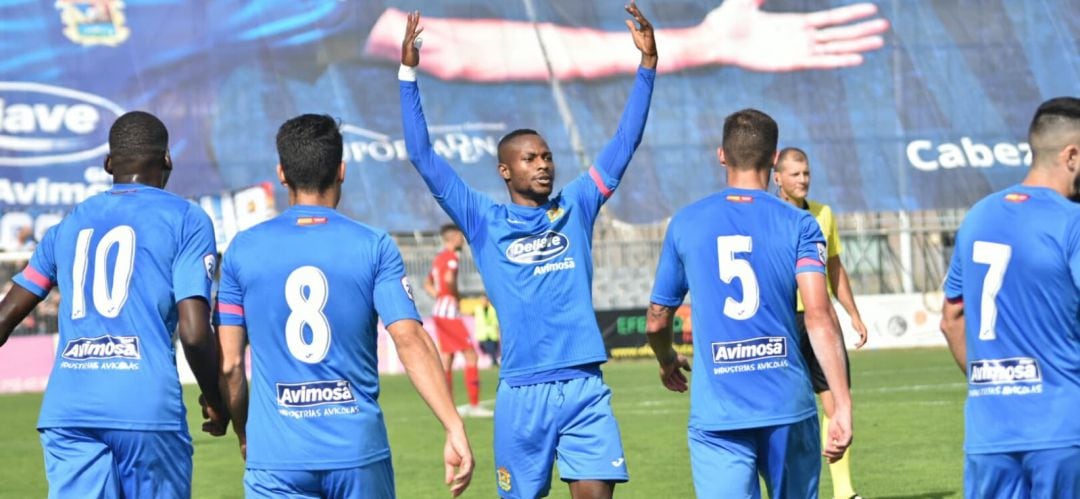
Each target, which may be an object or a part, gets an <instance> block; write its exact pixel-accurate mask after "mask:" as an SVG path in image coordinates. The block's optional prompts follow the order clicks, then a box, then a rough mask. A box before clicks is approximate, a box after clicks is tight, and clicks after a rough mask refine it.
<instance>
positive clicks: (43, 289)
mask: <svg viewBox="0 0 1080 499" xmlns="http://www.w3.org/2000/svg"><path fill="white" fill-rule="evenodd" d="M216 255H217V249H216V246H215V244H214V229H213V225H212V224H211V222H210V218H209V217H208V216H207V215H206V213H204V212H203V211H202V209H200V208H199V207H198V206H196V205H194V204H192V203H191V202H189V201H187V200H185V199H183V198H180V197H178V196H176V195H173V194H170V193H168V192H165V191H163V190H161V189H156V188H153V187H149V186H145V185H139V184H118V185H116V186H114V187H113V188H112V189H111V190H109V191H107V192H104V193H101V194H98V195H96V196H93V197H91V198H89V199H87V200H86V201H84V202H82V203H81V204H79V205H78V206H77V207H75V209H74V210H73V211H72V212H71V213H70V214H68V216H67V217H65V218H64V220H63V221H61V222H60V223H59V224H57V225H56V226H54V227H52V228H50V229H49V230H48V232H46V233H45V237H43V238H42V241H41V243H40V244H38V247H37V250H36V251H35V252H34V256H33V258H31V260H30V264H29V265H28V266H27V267H26V269H25V270H23V271H22V273H20V274H18V275H17V276H15V279H14V280H15V283H16V284H18V285H19V286H22V287H23V288H26V289H27V290H28V291H30V292H31V293H34V294H36V295H37V296H39V297H42V298H44V297H45V296H47V295H48V292H49V289H50V288H51V287H52V286H53V285H54V284H55V285H57V286H58V287H59V289H60V294H61V296H63V299H62V300H61V301H60V309H59V312H58V319H59V325H60V339H59V342H58V344H57V349H56V357H55V360H54V362H53V368H52V373H51V374H50V377H49V386H48V388H46V390H45V399H44V401H43V402H42V405H41V417H40V418H39V420H38V428H55V427H85V428H113V429H121V430H153V431H166V430H171V431H176V430H186V429H187V421H186V420H185V418H184V404H183V396H182V393H181V390H180V381H179V379H178V378H177V373H176V353H175V346H174V345H175V336H174V331H175V330H176V324H177V307H176V304H177V303H178V302H180V301H182V300H184V299H187V298H199V299H202V300H205V301H206V302H207V303H209V301H210V285H211V280H212V278H213V273H214V269H215V263H216Z"/></svg>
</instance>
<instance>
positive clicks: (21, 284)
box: [0, 226, 57, 346]
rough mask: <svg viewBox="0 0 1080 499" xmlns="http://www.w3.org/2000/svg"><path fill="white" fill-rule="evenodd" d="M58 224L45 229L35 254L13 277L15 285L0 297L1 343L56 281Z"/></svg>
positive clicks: (2, 343)
mask: <svg viewBox="0 0 1080 499" xmlns="http://www.w3.org/2000/svg"><path fill="white" fill-rule="evenodd" d="M56 231H57V227H56V226H53V227H52V228H50V229H49V230H48V231H46V232H45V236H44V237H42V238H41V243H40V244H38V246H37V248H35V249H34V255H33V256H31V257H30V262H29V263H27V265H26V268H24V269H23V270H22V272H19V273H18V274H15V277H13V278H12V281H13V282H14V285H12V286H11V289H9V290H8V292H7V294H5V295H4V298H3V300H0V346H3V345H4V343H7V340H8V337H10V336H11V332H12V331H14V330H15V327H16V326H18V325H19V323H20V322H22V321H23V319H25V318H26V316H28V315H30V312H32V311H33V310H34V307H36V306H37V304H38V303H41V301H42V300H44V299H45V297H46V296H49V290H51V289H52V287H53V285H54V284H55V283H56V261H55V259H54V258H53V244H54V241H55V240H56Z"/></svg>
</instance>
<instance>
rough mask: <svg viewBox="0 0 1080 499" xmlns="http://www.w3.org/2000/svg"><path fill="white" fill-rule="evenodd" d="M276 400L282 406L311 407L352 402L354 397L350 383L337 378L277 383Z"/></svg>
mask: <svg viewBox="0 0 1080 499" xmlns="http://www.w3.org/2000/svg"><path fill="white" fill-rule="evenodd" d="M277 400H278V405H280V406H283V407H313V406H317V405H324V404H342V403H345V402H352V401H353V400H355V398H354V397H353V392H352V385H350V384H349V382H348V381H346V380H343V379H339V380H334V381H310V382H307V383H278V384H277Z"/></svg>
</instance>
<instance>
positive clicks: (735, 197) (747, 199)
mask: <svg viewBox="0 0 1080 499" xmlns="http://www.w3.org/2000/svg"><path fill="white" fill-rule="evenodd" d="M726 199H727V200H728V201H730V202H732V203H752V202H754V198H753V196H743V195H741V194H728V195H727V198H726Z"/></svg>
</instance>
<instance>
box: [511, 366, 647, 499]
mask: <svg viewBox="0 0 1080 499" xmlns="http://www.w3.org/2000/svg"><path fill="white" fill-rule="evenodd" d="M556 459H557V460H558V463H559V476H560V477H561V478H562V480H563V481H565V482H573V481H577V480H603V481H611V482H625V481H627V480H629V479H630V476H629V475H628V474H627V472H626V460H625V459H624V457H623V448H622V439H621V438H620V436H619V425H618V423H617V422H616V421H615V415H614V414H612V412H611V390H610V389H609V388H608V387H607V385H606V384H604V380H603V379H602V378H601V377H600V376H585V377H582V378H574V379H569V380H564V381H552V382H547V383H538V384H534V385H525V386H518V387H512V386H510V385H508V384H507V383H506V382H499V389H498V393H497V394H496V396H495V479H496V480H497V484H498V490H499V495H500V496H501V497H527V498H533V497H543V496H546V495H547V494H548V491H549V490H550V489H551V466H552V462H553V461H555V460H556Z"/></svg>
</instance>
